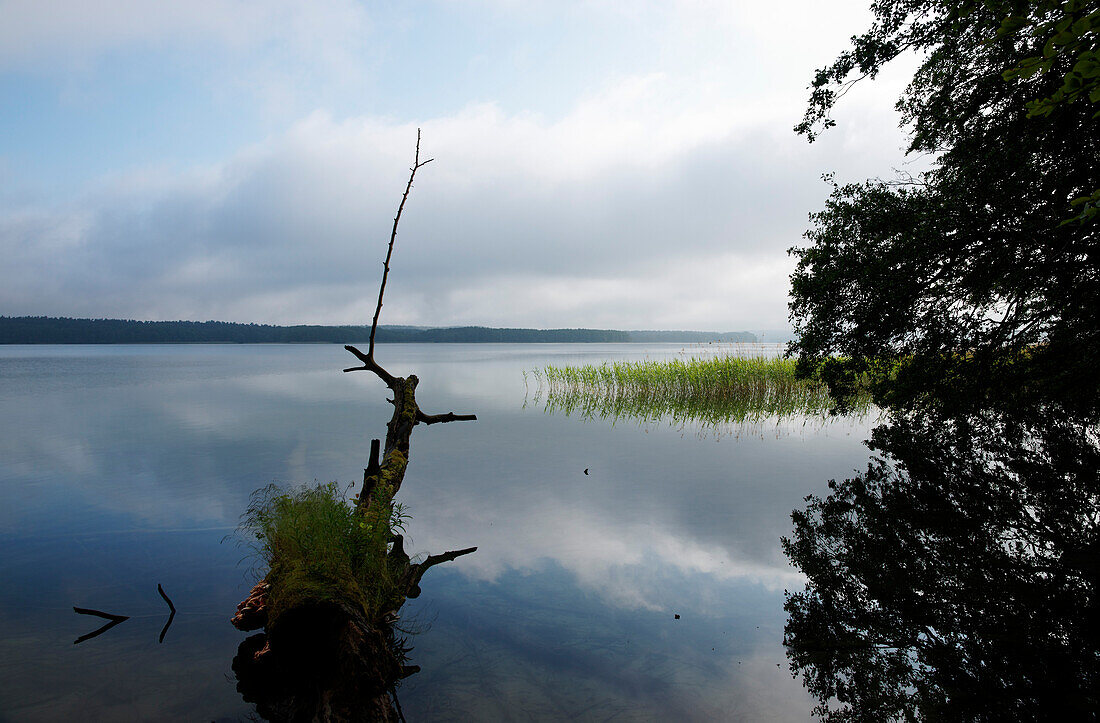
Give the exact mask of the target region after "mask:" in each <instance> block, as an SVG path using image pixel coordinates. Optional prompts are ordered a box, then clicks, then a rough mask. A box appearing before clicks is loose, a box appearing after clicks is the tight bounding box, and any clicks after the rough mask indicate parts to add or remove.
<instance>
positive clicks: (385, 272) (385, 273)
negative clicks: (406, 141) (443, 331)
mask: <svg viewBox="0 0 1100 723" xmlns="http://www.w3.org/2000/svg"><path fill="white" fill-rule="evenodd" d="M434 160H435V159H434V158H429V159H428V160H426V161H424V162H423V163H421V162H420V129H419V128H417V129H416V157H415V158H414V159H413V167H412V168H410V169H409V171H410V172H409V182H408V183H407V184H405V193H404V194H403V195H402V196H401V204H400V205H399V206H398V207H397V215H396V216H394V217H393V230H392V231H390V246H389V249H388V250H387V251H386V260H385V261H384V262H382V284H381V285H380V286H379V287H378V305H377V306H376V307H375V308H374V321H372V322H371V325H370V345H369V346H368V347H367V356H368V357H370V358H371V359H373V358H374V332H376V331H377V330H378V317H379V315H380V314H381V313H382V294H384V293H385V292H386V278H387V277H389V275H390V258H391V257H392V256H393V242H394V241H395V240H397V224H398V223H400V222H401V212H402V211H404V210H405V201H407V200H409V191H411V190H412V185H413V179H414V178H415V177H416V171H417V169H419V168H420V167H421V166H426V165H428V164H429V163H431V162H432V161H434ZM345 371H347V370H345Z"/></svg>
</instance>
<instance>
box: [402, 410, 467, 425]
mask: <svg viewBox="0 0 1100 723" xmlns="http://www.w3.org/2000/svg"><path fill="white" fill-rule="evenodd" d="M416 421H418V422H420V423H421V424H436V423H437V422H475V421H477V415H476V414H455V413H454V412H447V413H446V414H424V412H422V411H420V409H419V408H418V409H417V410H416Z"/></svg>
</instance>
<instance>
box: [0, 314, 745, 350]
mask: <svg viewBox="0 0 1100 723" xmlns="http://www.w3.org/2000/svg"><path fill="white" fill-rule="evenodd" d="M369 336H370V327H369V326H311V325H299V326H272V325H268V324H238V323H234V322H228V321H134V320H129V319H70V318H67V317H49V316H0V344H202V343H206V344H213V343H221V344H357V343H364V342H366V341H367V339H368V337H369ZM375 341H377V342H378V343H389V344H392V343H421V344H423V343H467V344H468V343H486V342H489V343H492V342H496V343H508V344H525V343H535V344H537V343H572V344H576V343H593V342H594V343H642V342H672V343H707V342H719V341H721V342H755V341H757V338H756V335H755V334H753V333H751V332H747V331H727V332H716V331H617V330H614V329H497V328H491V327H484V326H460V327H414V326H389V325H387V326H379V327H378V332H377V334H376V336H375Z"/></svg>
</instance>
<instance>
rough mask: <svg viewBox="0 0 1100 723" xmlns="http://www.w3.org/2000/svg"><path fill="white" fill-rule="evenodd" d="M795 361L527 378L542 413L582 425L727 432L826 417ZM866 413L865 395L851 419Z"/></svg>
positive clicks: (736, 358) (604, 367) (646, 366)
mask: <svg viewBox="0 0 1100 723" xmlns="http://www.w3.org/2000/svg"><path fill="white" fill-rule="evenodd" d="M795 366H796V362H795V360H793V359H783V358H776V357H772V356H764V355H759V354H745V353H738V352H736V351H735V352H730V353H726V354H721V355H717V356H706V357H688V358H683V359H671V360H667V361H654V360H648V359H647V360H643V361H616V362H604V363H603V364H588V365H585V366H552V365H551V366H546V367H543V368H542V369H537V370H535V371H534V372H532V374H533V376H534V378H535V380H536V381H537V384H538V390H539V391H538V394H541V393H545V394H546V410H547V411H560V412H563V413H565V414H580V415H581V416H583V417H585V418H594V417H600V418H604V419H607V418H610V419H620V418H626V417H630V418H634V419H638V420H640V421H644V422H656V421H658V420H661V419H670V420H671V421H672V422H673V423H674V424H683V423H687V422H701V423H702V424H703V425H705V426H706V425H712V426H713V425H728V424H742V423H746V422H749V423H753V422H760V421H763V420H765V419H777V420H780V419H784V418H792V417H799V416H801V417H806V416H824V415H826V414H827V413H828V411H829V409H830V408H831V407H832V406H833V400H832V398H831V397H830V396H829V393H828V391H827V390H826V387H825V384H824V383H822V382H821V381H819V380H817V379H798V378H797V377H796V376H795ZM869 408H870V400H869V397H868V396H867V395H860V397H858V398H857V400H856V403H855V405H854V409H853V411H854V412H855V413H856V414H864V413H866V412H867V411H868V410H869Z"/></svg>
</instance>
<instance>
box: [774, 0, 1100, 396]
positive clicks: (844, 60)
mask: <svg viewBox="0 0 1100 723" xmlns="http://www.w3.org/2000/svg"><path fill="white" fill-rule="evenodd" d="M1097 7H1098V3H1097V2H1096V1H1095V0H1093V1H1092V2H1081V1H1079V0H1070V1H1069V2H1053V1H1052V0H1042V1H1039V2H1016V1H1009V0H995V1H993V2H973V1H970V2H963V3H946V2H935V1H933V0H882V1H880V2H876V3H875V4H874V5H873V10H874V13H875V21H874V23H873V25H872V27H871V29H870V30H868V31H867V32H866V33H864V34H863V35H859V36H856V37H854V38H853V46H852V48H851V49H850V50H848V51H846V52H844V53H842V54H841V55H840V56H839V57H838V58H837V60H836V61H835V62H834V63H833V64H832V65H831V66H829V67H827V68H824V69H822V70H820V71H818V73H817V75H816V77H815V79H814V81H813V84H812V86H811V87H812V93H811V97H810V103H809V108H808V110H807V113H806V117H805V118H804V120H803V122H802V123H801V124H800V125H799V126H798V127H797V128H796V130H798V131H799V132H801V133H803V134H805V135H807V136H808V137H809V138H810V139H811V140H812V139H813V138H814V137H815V136H816V135H817V134H818V133H820V132H821V131H822V130H824V129H826V128H828V127H829V126H831V125H833V124H834V122H833V120H832V119H831V118H830V117H829V113H830V111H831V109H832V108H833V106H834V105H835V103H836V102H837V101H838V99H839V98H840V97H841V96H842V95H843V93H844V91H845V89H846V88H847V87H849V85H850V84H851V83H853V82H855V81H857V80H859V79H860V78H864V77H873V76H874V75H875V74H876V73H878V72H879V70H881V68H882V67H883V66H884V65H885V64H886V63H888V62H889V61H891V60H893V59H894V58H896V57H898V56H899V55H901V54H902V53H906V52H915V53H919V54H920V56H921V58H922V62H921V64H920V66H919V68H918V69H917V71H916V73H915V75H914V77H913V79H912V81H911V82H910V84H909V86H908V87H907V89H906V91H905V92H904V94H903V95H902V97H901V98H900V99H899V100H898V103H897V108H898V110H899V111H900V114H901V119H902V122H903V124H905V126H906V127H907V129H908V130H909V150H910V151H911V152H914V153H928V154H932V155H933V157H934V164H933V167H932V169H931V170H930V171H928V172H926V173H923V174H921V175H919V176H918V177H915V178H903V179H898V180H894V181H883V180H874V181H867V182H864V183H850V184H843V185H841V184H837V185H835V186H834V190H833V193H832V195H831V197H830V198H829V200H828V202H827V204H826V206H825V209H824V210H822V211H821V212H819V213H816V214H813V215H812V216H811V219H812V222H813V227H812V228H811V230H810V231H808V232H807V234H806V238H807V239H808V240H809V241H810V242H811V243H810V245H808V246H805V247H802V248H795V249H792V250H791V252H792V254H793V255H794V256H795V257H796V258H797V260H798V264H797V268H796V271H795V273H794V274H793V276H792V302H791V319H792V322H793V324H794V327H795V331H796V335H797V337H798V340H797V341H796V342H795V343H794V345H793V347H792V352H793V353H796V354H798V355H799V356H800V357H801V359H802V361H803V373H807V374H808V373H811V372H812V371H815V370H821V371H823V373H824V376H825V378H826V380H827V381H828V382H829V383H830V386H831V387H832V388H833V391H834V392H836V393H838V394H840V395H843V394H844V393H845V392H847V391H850V390H851V389H852V388H853V387H854V385H855V383H856V381H857V380H858V379H860V378H861V377H862V376H863V375H865V374H869V375H870V378H871V381H872V389H873V391H874V392H875V393H876V398H877V399H878V400H879V401H880V402H881V403H884V404H889V405H891V406H895V407H898V406H912V405H915V404H921V403H925V402H928V401H930V400H931V401H933V402H934V403H954V404H967V403H975V404H980V405H988V404H990V403H997V402H998V401H1000V402H1005V403H1010V404H1014V403H1017V402H1019V401H1020V400H1021V398H1022V397H1029V398H1044V399H1050V398H1052V397H1057V398H1059V399H1060V400H1062V401H1064V402H1067V403H1072V404H1076V405H1080V404H1084V405H1085V406H1086V407H1088V408H1087V409H1082V410H1080V411H1082V412H1084V413H1086V414H1092V413H1095V411H1096V409H1095V401H1096V398H1097V394H1096V392H1097V391H1098V389H1100V387H1098V386H1097V381H1098V379H1100V376H1098V375H1096V374H1095V373H1094V371H1093V370H1095V369H1096V368H1097V363H1098V361H1100V360H1098V359H1097V349H1098V348H1100V323H1098V319H1100V315H1098V314H1097V313H1096V309H1097V308H1100V245H1098V228H1100V226H1098V224H1097V223H1096V222H1095V221H1096V219H1095V217H1094V215H1090V208H1091V206H1090V204H1092V203H1094V201H1090V200H1089V199H1090V198H1092V196H1093V194H1094V192H1095V190H1096V187H1097V182H1098V179H1100V144H1097V143H1096V142H1095V141H1096V139H1097V138H1098V137H1100V133H1098V130H1100V118H1098V115H1100V114H1098V113H1097V112H1096V110H1097V108H1098V107H1100V106H1097V105H1095V103H1096V102H1097V101H1098V100H1100V91H1098V90H1097V88H1098V86H1097V76H1098V70H1097V68H1098V66H1097V50H1096V48H1097V38H1098V34H1097V33H1098V27H1096V26H1100V21H1098V19H1097V18H1098V11H1097ZM1082 199H1084V200H1082ZM1075 203H1076V204H1077V205H1074V204H1075Z"/></svg>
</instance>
